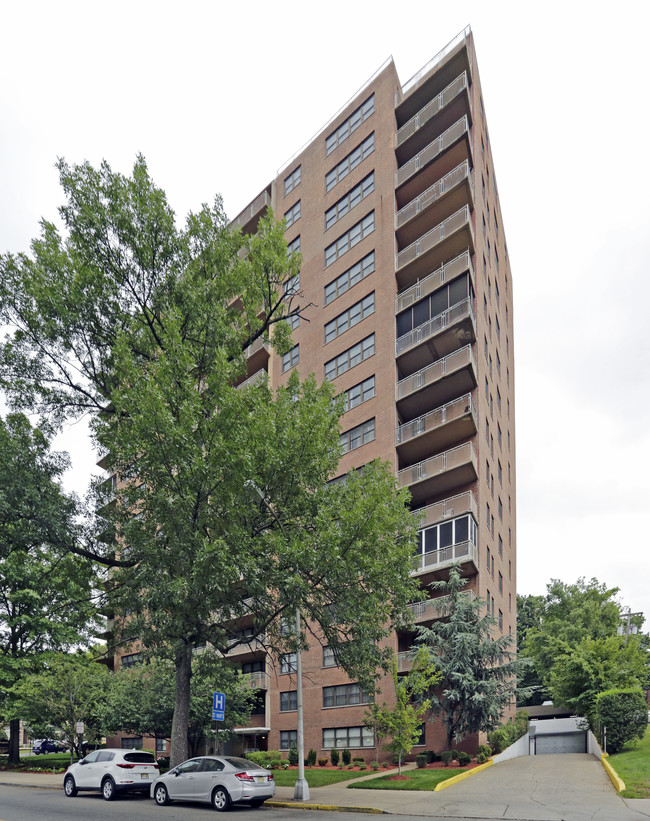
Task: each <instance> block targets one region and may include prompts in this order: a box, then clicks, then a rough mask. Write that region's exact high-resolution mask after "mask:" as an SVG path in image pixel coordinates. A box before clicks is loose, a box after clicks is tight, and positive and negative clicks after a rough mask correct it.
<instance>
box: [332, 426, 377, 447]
mask: <svg viewBox="0 0 650 821" xmlns="http://www.w3.org/2000/svg"><path fill="white" fill-rule="evenodd" d="M374 440H375V420H374V419H368V421H367V422H364V423H363V424H362V425H357V426H356V428H352V429H351V430H348V431H346V432H345V433H342V434H341V436H340V437H339V442H340V443H341V447H342V448H343V453H348V451H351V450H356V449H357V448H360V447H361V446H362V445H365V444H367V443H368V442H373V441H374Z"/></svg>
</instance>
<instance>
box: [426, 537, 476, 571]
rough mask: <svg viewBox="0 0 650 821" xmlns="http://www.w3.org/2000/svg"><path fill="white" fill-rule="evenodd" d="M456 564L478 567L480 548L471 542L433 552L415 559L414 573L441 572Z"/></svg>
mask: <svg viewBox="0 0 650 821" xmlns="http://www.w3.org/2000/svg"><path fill="white" fill-rule="evenodd" d="M454 562H474V565H475V566H476V567H478V547H477V546H476V545H475V544H474V543H473V542H470V541H466V542H459V543H458V544H453V545H450V546H449V547H441V548H439V549H438V550H432V551H431V553H422V554H421V555H420V556H414V557H413V573H414V574H415V573H422V572H426V571H430V570H440V569H442V568H444V567H449V565H450V564H453V563H454Z"/></svg>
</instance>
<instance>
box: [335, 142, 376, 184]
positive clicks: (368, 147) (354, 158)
mask: <svg viewBox="0 0 650 821" xmlns="http://www.w3.org/2000/svg"><path fill="white" fill-rule="evenodd" d="M374 150H375V133H374V131H373V133H372V134H371V135H370V136H369V137H366V139H365V140H364V141H363V142H362V143H361V145H358V146H357V147H356V148H355V149H354V150H353V151H351V152H350V153H349V154H348V155H347V157H344V158H343V159H342V160H341V162H340V163H339V164H338V165H335V166H334V168H332V170H331V171H328V172H327V174H326V175H325V191H326V192H327V191H331V190H332V188H334V186H335V185H336V183H337V182H341V180H342V179H345V177H347V175H348V174H349V173H350V171H352V170H353V169H354V168H356V167H357V166H358V165H359V163H360V162H361V161H362V160H365V159H366V157H368V156H369V155H370V154H372V152H373V151H374Z"/></svg>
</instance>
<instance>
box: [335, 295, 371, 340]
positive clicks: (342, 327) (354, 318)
mask: <svg viewBox="0 0 650 821" xmlns="http://www.w3.org/2000/svg"><path fill="white" fill-rule="evenodd" d="M374 312H375V292H374V291H373V292H372V293H370V294H368V295H367V296H365V297H364V298H363V299H362V300H360V301H359V302H355V304H354V305H352V306H351V307H350V308H348V310H347V311H343V313H342V314H339V315H338V316H337V317H334V319H333V320H332V321H331V322H328V323H327V324H326V325H325V344H326V345H327V343H328V342H331V341H332V340H333V339H336V338H337V336H341V334H344V333H345V332H346V331H349V330H350V328H354V326H355V325H358V324H359V322H361V320H362V319H365V318H366V317H368V316H371V315H372V314H374Z"/></svg>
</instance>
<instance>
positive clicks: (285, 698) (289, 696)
mask: <svg viewBox="0 0 650 821" xmlns="http://www.w3.org/2000/svg"><path fill="white" fill-rule="evenodd" d="M297 709H298V691H297V690H286V691H285V692H284V693H280V711H281V712H283V713H286V712H289V711H290V710H297Z"/></svg>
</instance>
